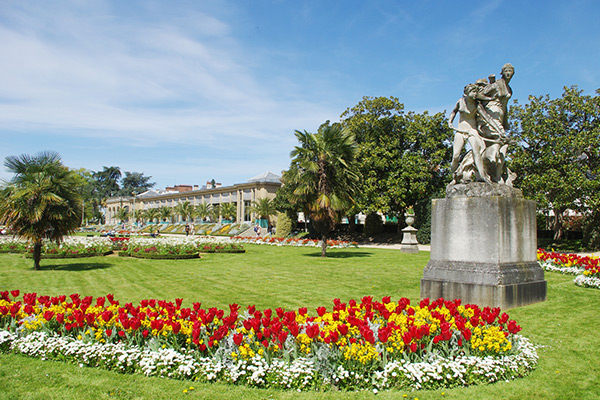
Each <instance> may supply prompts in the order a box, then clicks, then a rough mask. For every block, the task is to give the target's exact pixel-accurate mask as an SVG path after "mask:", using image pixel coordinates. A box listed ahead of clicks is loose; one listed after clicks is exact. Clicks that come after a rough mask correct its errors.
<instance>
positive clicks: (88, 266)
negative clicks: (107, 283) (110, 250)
mask: <svg viewBox="0 0 600 400" xmlns="http://www.w3.org/2000/svg"><path fill="white" fill-rule="evenodd" d="M112 266H113V265H112V264H108V263H99V262H91V263H73V264H42V265H40V271H91V270H93V269H106V268H110V267H112Z"/></svg>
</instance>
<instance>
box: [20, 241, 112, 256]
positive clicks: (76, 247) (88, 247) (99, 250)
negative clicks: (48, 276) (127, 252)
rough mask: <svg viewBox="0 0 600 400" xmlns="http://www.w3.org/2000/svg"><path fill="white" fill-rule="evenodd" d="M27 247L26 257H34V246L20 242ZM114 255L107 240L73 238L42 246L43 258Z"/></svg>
mask: <svg viewBox="0 0 600 400" xmlns="http://www.w3.org/2000/svg"><path fill="white" fill-rule="evenodd" d="M20 242H21V243H22V245H23V246H25V249H26V250H25V256H26V257H29V258H31V257H33V245H31V243H27V242H25V241H20ZM111 253H112V246H111V243H110V241H108V240H107V239H106V238H99V237H94V238H81V237H71V238H68V239H66V240H64V241H63V242H61V243H60V244H57V243H56V242H50V241H44V243H43V244H42V258H47V259H54V258H81V257H96V256H105V255H108V254H111Z"/></svg>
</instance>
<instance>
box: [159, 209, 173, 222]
mask: <svg viewBox="0 0 600 400" xmlns="http://www.w3.org/2000/svg"><path fill="white" fill-rule="evenodd" d="M158 216H159V218H160V219H161V220H162V221H165V222H166V221H167V220H170V219H171V217H172V216H173V209H172V208H171V207H167V206H162V207H160V208H159V209H158Z"/></svg>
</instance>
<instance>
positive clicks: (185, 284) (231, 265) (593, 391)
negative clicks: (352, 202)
mask: <svg viewBox="0 0 600 400" xmlns="http://www.w3.org/2000/svg"><path fill="white" fill-rule="evenodd" d="M246 249H247V250H248V252H247V253H246V254H208V255H206V256H205V257H204V258H203V259H201V260H181V261H170V260H141V259H130V258H118V257H95V258H90V259H86V260H85V261H82V260H42V270H41V271H37V272H35V271H33V270H31V266H32V265H31V260H26V259H23V258H22V257H21V256H20V255H15V254H0V282H1V283H0V289H1V290H6V289H20V290H21V292H31V291H35V292H38V293H40V294H47V295H58V294H71V293H73V292H77V293H80V294H82V295H92V296H102V295H105V294H107V293H113V294H114V295H115V297H116V298H117V299H118V300H120V301H121V303H124V302H138V301H140V300H142V299H144V298H158V299H167V300H174V299H175V298H183V299H184V304H186V305H191V303H192V302H194V301H201V302H202V304H203V307H220V308H227V305H228V304H229V303H234V302H235V303H239V304H240V305H242V306H246V305H249V304H255V305H256V306H257V307H258V308H275V307H279V306H283V307H286V308H290V309H291V308H295V309H297V308H298V307H301V306H307V307H309V309H311V308H312V310H314V309H315V308H316V307H317V306H321V305H324V306H327V307H328V308H331V305H332V300H333V299H334V298H336V297H339V298H341V299H342V300H344V301H346V300H348V299H350V298H355V299H360V298H362V297H363V296H366V295H372V296H374V297H375V298H379V299H380V298H381V297H383V296H392V297H393V298H395V299H397V298H399V297H408V298H410V299H411V300H412V301H413V302H414V301H417V300H418V297H419V280H420V278H421V276H422V271H423V267H424V266H425V265H426V263H427V261H428V258H429V253H426V252H421V253H419V254H415V255H412V254H403V253H400V252H398V251H396V250H386V249H365V248H359V249H343V250H342V249H338V250H331V251H330V252H328V254H329V255H330V257H328V258H326V259H322V258H320V257H319V250H318V249H314V248H290V247H287V248H284V247H271V246H258V245H256V246H253V245H247V246H246ZM546 279H547V280H548V300H547V301H546V302H544V303H539V304H535V305H531V306H528V307H521V308H517V309H513V310H510V311H509V315H510V316H511V318H514V319H516V320H517V322H519V323H520V324H521V326H522V327H523V332H522V333H523V334H524V335H526V336H528V337H529V338H531V339H532V340H533V341H534V342H535V343H537V344H539V345H541V346H544V347H542V348H540V349H539V350H538V352H539V355H540V364H539V366H538V368H537V370H536V371H534V372H533V374H532V375H530V376H529V377H526V378H523V379H518V380H515V381H512V382H501V383H497V384H493V385H485V386H476V387H468V388H456V389H447V390H437V391H419V392H413V393H410V392H402V391H400V392H399V391H383V392H380V393H379V394H377V396H376V397H377V398H382V399H395V398H403V395H404V394H406V395H407V396H408V397H407V398H409V399H414V398H418V399H420V400H423V399H446V398H449V399H471V398H472V399H527V398H534V397H538V398H544V399H565V398H578V399H598V398H600V387H599V386H598V383H597V379H598V377H599V376H600V362H599V361H598V360H600V346H599V345H598V332H600V319H599V318H598V315H599V314H600V290H594V289H584V288H580V287H577V286H575V285H574V284H573V282H572V277H570V276H563V275H558V274H551V273H547V274H546ZM313 312H314V311H313ZM190 386H194V390H189V387H190ZM186 389H187V390H188V392H187V393H184V392H183V391H184V390H186ZM0 393H2V396H0V397H2V398H7V399H13V398H14V399H22V398H23V399H62V398H78V399H92V398H93V399H104V398H119V399H150V398H151V399H172V398H193V399H213V398H216V399H240V398H244V399H292V398H294V399H295V398H299V399H371V398H374V397H375V395H374V394H373V393H370V392H358V393H353V392H350V393H347V392H325V393H296V392H285V391H279V390H266V389H260V390H259V389H252V388H246V387H241V386H227V385H218V384H202V385H196V384H194V383H191V382H185V381H173V380H167V379H158V378H146V377H143V376H137V375H121V374H118V373H116V372H109V371H102V370H97V369H91V368H79V367H78V366H76V365H72V364H66V363H60V362H49V361H42V360H38V359H32V358H28V357H24V356H18V355H12V354H8V355H7V354H2V355H0ZM442 393H443V394H442Z"/></svg>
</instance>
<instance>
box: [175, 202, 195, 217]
mask: <svg viewBox="0 0 600 400" xmlns="http://www.w3.org/2000/svg"><path fill="white" fill-rule="evenodd" d="M173 212H174V213H175V215H181V218H182V219H183V220H184V221H187V220H188V219H189V218H190V217H192V216H193V214H194V206H193V205H192V204H191V203H190V202H189V201H184V202H183V203H179V204H177V205H176V206H175V207H173Z"/></svg>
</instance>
